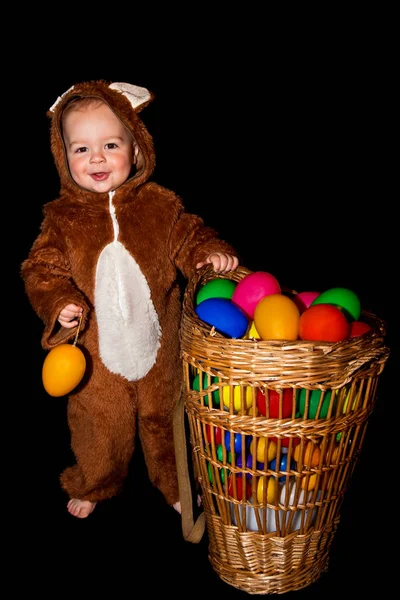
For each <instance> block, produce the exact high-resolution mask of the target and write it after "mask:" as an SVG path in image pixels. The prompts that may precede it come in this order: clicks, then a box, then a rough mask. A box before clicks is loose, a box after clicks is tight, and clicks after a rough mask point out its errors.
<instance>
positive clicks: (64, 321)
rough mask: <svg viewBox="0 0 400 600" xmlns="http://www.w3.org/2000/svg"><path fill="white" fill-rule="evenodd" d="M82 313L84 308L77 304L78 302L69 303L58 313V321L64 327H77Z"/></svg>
mask: <svg viewBox="0 0 400 600" xmlns="http://www.w3.org/2000/svg"><path fill="white" fill-rule="evenodd" d="M82 313H83V309H82V308H81V307H80V306H77V305H76V304H68V305H67V306H65V307H64V308H63V309H62V311H61V312H60V314H59V315H58V318H57V321H58V322H59V323H60V325H61V326H62V327H66V328H67V329H71V328H72V327H76V326H77V325H78V323H79V319H80V317H81V316H82Z"/></svg>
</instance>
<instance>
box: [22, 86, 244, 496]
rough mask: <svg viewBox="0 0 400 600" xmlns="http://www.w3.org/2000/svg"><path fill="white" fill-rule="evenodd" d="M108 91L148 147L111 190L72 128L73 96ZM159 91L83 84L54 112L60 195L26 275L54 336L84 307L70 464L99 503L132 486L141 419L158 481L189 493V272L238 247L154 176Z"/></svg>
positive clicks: (53, 339)
mask: <svg viewBox="0 0 400 600" xmlns="http://www.w3.org/2000/svg"><path fill="white" fill-rule="evenodd" d="M86 96H92V97H98V98H101V99H103V101H104V102H106V103H107V105H108V106H109V107H110V108H111V109H112V110H113V111H114V113H115V114H116V115H117V117H118V118H119V119H120V120H121V121H122V123H123V124H124V126H125V127H126V128H127V129H128V130H129V131H130V132H131V134H132V135H133V137H134V139H135V140H136V143H137V145H138V147H139V156H138V162H137V165H136V170H133V171H132V173H131V176H130V177H129V178H128V180H127V181H125V183H123V184H122V185H121V186H120V187H118V188H117V189H115V190H113V191H110V192H108V193H104V194H103V193H95V192H91V191H87V190H85V189H83V188H81V187H79V186H78V185H77V184H76V183H75V182H74V181H73V179H72V177H71V176H70V173H69V170H68V165H67V159H66V153H65V148H64V142H63V137H62V130H61V115H62V112H63V109H64V108H65V106H66V105H67V104H68V103H69V102H71V101H72V100H74V99H76V98H81V97H86ZM152 100H153V95H152V94H151V93H150V92H149V91H148V90H146V89H145V88H142V87H137V86H134V85H130V84H125V83H113V84H110V83H109V82H106V81H95V82H84V83H80V84H77V85H74V86H73V87H72V88H70V89H69V90H68V91H67V92H65V94H63V95H62V96H61V97H60V98H58V100H57V101H56V102H55V104H54V105H53V106H52V107H51V109H50V111H49V113H48V114H49V117H50V118H51V150H52V153H53V156H54V160H55V164H56V167H57V170H58V173H59V176H60V193H59V197H58V199H56V200H54V201H52V202H49V203H48V204H46V205H45V206H44V209H43V213H44V218H43V222H42V226H41V231H40V233H39V235H38V237H37V239H36V240H35V241H34V243H33V246H32V248H31V251H30V253H29V256H28V258H27V259H26V260H25V261H24V262H23V264H22V268H21V274H22V277H23V279H24V283H25V289H26V293H27V295H28V298H29V300H30V303H31V305H32V307H33V309H34V311H35V312H36V313H37V315H38V316H39V317H40V318H41V319H42V321H43V323H44V331H43V336H42V346H43V348H44V349H48V350H50V349H51V348H54V347H55V346H57V345H58V344H61V343H65V342H68V341H69V340H72V339H73V338H74V336H75V335H76V328H72V329H67V328H62V327H60V326H59V324H58V321H57V318H58V315H59V313H60V311H61V310H62V309H63V308H64V307H65V306H66V305H68V304H71V303H72V304H77V305H78V306H81V307H83V310H84V312H83V319H82V323H81V328H80V334H79V340H78V341H79V346H80V347H81V348H82V349H83V351H84V352H85V355H86V359H87V364H88V366H87V370H86V373H85V376H84V379H83V380H82V382H81V384H80V385H79V386H78V387H77V388H76V389H75V390H73V392H72V393H71V394H70V395H69V399H68V424H69V427H70V432H71V447H72V450H73V452H74V455H75V457H76V464H75V465H74V466H71V467H69V468H67V469H66V470H65V471H64V472H63V473H62V474H61V485H62V487H63V489H64V490H65V491H66V492H67V493H68V495H69V496H70V497H71V498H78V499H81V500H88V501H90V502H96V501H100V500H104V499H106V498H110V497H112V496H115V495H116V494H117V493H118V492H119V491H120V490H121V487H122V484H123V481H124V478H125V477H126V475H127V472H128V465H129V462H130V459H131V456H132V453H133V451H134V442H135V434H136V424H138V434H139V437H140V441H141V444H142V447H143V453H144V457H145V461H146V465H147V468H148V473H149V477H150V480H151V481H152V483H153V485H155V486H156V487H158V488H159V490H160V491H161V492H162V494H163V495H164V497H165V500H166V501H167V503H168V504H171V505H172V504H173V503H175V502H177V501H178V500H179V491H178V481H177V474H176V462H175V454H174V440H173V429H172V417H173V411H174V407H175V405H176V403H177V400H178V398H179V394H180V391H181V385H182V365H181V359H180V346H179V327H180V317H181V294H180V288H179V283H178V280H177V274H178V271H180V272H181V273H182V274H183V276H184V277H185V278H186V279H188V278H190V276H191V275H192V274H193V273H194V270H195V268H196V264H197V263H199V262H203V261H205V259H206V258H207V257H208V256H209V255H210V254H211V253H213V252H226V253H229V254H233V255H236V252H235V250H234V249H233V248H232V246H231V245H230V244H228V243H227V242H225V241H223V240H221V239H219V237H218V235H217V233H216V231H215V230H214V229H212V228H210V227H206V226H205V225H204V223H203V221H202V219H201V218H200V217H198V216H196V215H192V214H188V213H186V212H185V210H184V206H183V203H182V201H181V199H180V198H179V197H178V196H177V195H176V194H175V193H173V192H172V191H170V190H168V189H165V188H164V187H161V186H160V185H157V184H156V183H154V182H151V181H150V177H151V175H152V173H153V171H154V167H155V153H154V148H153V140H152V137H151V135H150V134H149V132H148V131H147V129H146V127H145V126H144V124H143V122H142V121H141V119H140V118H139V116H138V113H139V112H140V111H141V109H142V108H143V107H145V106H147V104H149V102H151V101H152Z"/></svg>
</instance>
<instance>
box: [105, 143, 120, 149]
mask: <svg viewBox="0 0 400 600" xmlns="http://www.w3.org/2000/svg"><path fill="white" fill-rule="evenodd" d="M106 148H108V150H113V149H114V148H118V146H117V144H115V143H114V142H109V143H108V144H106Z"/></svg>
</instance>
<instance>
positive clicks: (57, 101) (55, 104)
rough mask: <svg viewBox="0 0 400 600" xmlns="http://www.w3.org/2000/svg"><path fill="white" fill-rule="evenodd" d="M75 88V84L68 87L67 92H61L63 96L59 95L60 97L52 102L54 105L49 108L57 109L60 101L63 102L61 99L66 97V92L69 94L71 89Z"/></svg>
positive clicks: (51, 109)
mask: <svg viewBox="0 0 400 600" xmlns="http://www.w3.org/2000/svg"><path fill="white" fill-rule="evenodd" d="M73 89H74V86H73V85H71V87H70V88H68V89H67V91H66V92H64V93H63V94H61V96H58V98H57V100H56V101H55V102H54V104H52V105H51V106H50V108H49V112H54V109H55V107H56V106H57V104H58V103H59V102H61V100H62V99H63V98H64V96H65V94H68V92H70V91H71V90H73Z"/></svg>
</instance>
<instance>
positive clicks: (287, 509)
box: [181, 266, 389, 594]
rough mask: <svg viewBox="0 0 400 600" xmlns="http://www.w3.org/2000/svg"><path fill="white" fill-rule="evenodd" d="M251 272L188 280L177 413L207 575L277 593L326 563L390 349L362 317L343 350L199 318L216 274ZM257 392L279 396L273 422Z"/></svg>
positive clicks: (379, 326) (208, 273) (300, 583)
mask: <svg viewBox="0 0 400 600" xmlns="http://www.w3.org/2000/svg"><path fill="white" fill-rule="evenodd" d="M249 273H251V271H249V270H248V269H245V268H243V267H239V268H238V269H237V270H236V271H233V272H230V273H228V274H226V275H217V274H216V273H215V272H214V271H213V270H212V268H211V267H210V266H207V267H203V268H202V269H200V270H199V271H198V272H197V273H196V275H195V276H194V277H193V279H192V280H191V281H189V282H188V286H187V288H186V291H185V295H184V299H183V314H182V327H181V343H182V356H183V369H184V393H183V394H184V406H185V412H186V414H187V417H188V422H189V430H190V446H191V451H192V457H193V467H194V472H195V476H196V478H197V480H198V482H199V484H200V486H201V491H202V497H203V507H204V512H205V518H206V526H207V532H208V538H209V560H210V562H211V564H212V567H213V568H214V570H215V571H216V572H217V573H218V575H219V576H220V577H221V579H222V580H223V581H225V582H226V583H228V584H230V585H232V586H234V587H236V588H239V589H241V590H244V591H246V592H248V593H250V594H271V593H278V594H281V593H285V592H288V591H293V590H297V589H300V588H303V587H305V586H308V585H310V584H311V583H313V582H314V581H316V580H317V579H318V578H319V577H320V576H321V574H322V573H323V572H324V571H325V570H326V569H327V567H328V560H329V548H330V545H331V543H332V540H333V537H334V534H335V532H336V530H337V527H338V524H339V520H340V509H341V506H342V503H343V499H344V494H345V492H346V489H347V487H348V484H349V481H350V478H351V475H352V473H353V470H354V467H355V465H356V463H357V460H358V458H359V455H360V452H361V448H362V444H363V440H364V436H365V432H366V426H367V422H368V417H369V416H370V414H371V412H372V410H373V408H374V403H375V399H376V392H377V385H378V380H379V376H380V374H381V373H382V371H383V369H384V366H385V363H386V360H387V358H388V356H389V350H388V348H386V347H385V345H384V336H385V333H386V328H385V324H384V322H383V321H381V320H380V319H379V318H377V317H376V316H375V315H373V314H371V313H366V312H364V311H363V313H362V319H363V320H364V321H366V322H368V323H369V324H370V325H371V327H372V330H371V331H370V332H368V333H367V334H365V335H363V336H361V337H358V338H351V339H348V340H346V341H343V342H340V343H328V342H321V343H315V342H307V341H300V340H299V341H294V342H287V341H281V340H279V341H278V340H276V341H275V340H271V341H266V340H255V339H231V338H226V337H225V336H223V335H221V334H219V333H218V332H217V331H215V329H214V328H212V327H210V326H209V325H207V324H206V323H204V322H203V321H201V320H200V319H199V318H198V316H197V315H196V313H195V311H194V307H195V300H196V295H197V292H198V291H199V289H200V287H201V286H202V285H204V284H205V283H207V281H209V280H211V279H215V278H216V277H221V278H228V279H232V280H234V281H240V280H241V279H242V278H243V277H244V276H245V275H247V274H249ZM283 293H286V294H288V295H290V294H293V293H294V292H289V291H284V292H283ZM196 378H197V379H196ZM195 381H197V384H195ZM259 389H260V390H261V393H262V392H263V393H264V394H265V402H266V407H267V411H268V407H270V406H271V405H272V404H271V402H272V394H275V399H276V398H277V393H278V394H279V396H278V406H279V411H280V412H279V413H278V416H276V417H275V418H270V417H269V413H268V412H267V413H266V416H263V415H261V414H260V413H259V412H258V409H257V394H260V392H259V391H258V390H259ZM287 390H289V392H288V391H287ZM300 390H302V391H300ZM287 395H289V411H290V415H289V416H288V414H287V413H286V416H285V418H282V415H283V414H284V413H283V412H282V411H283V410H284V407H285V405H284V396H287ZM301 397H302V404H300V406H301V407H302V410H301V411H300V413H299V399H300V398H301ZM285 402H286V410H287V409H288V405H287V398H286V400H285ZM290 403H291V404H290ZM260 459H261V460H260ZM272 459H275V463H274V462H271V460H272Z"/></svg>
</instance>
